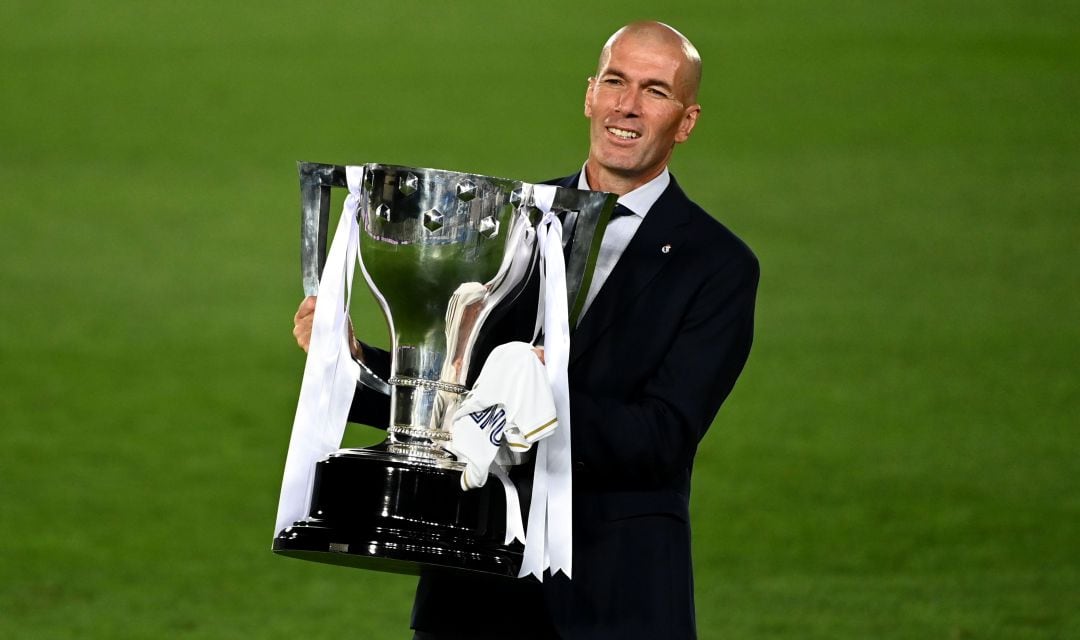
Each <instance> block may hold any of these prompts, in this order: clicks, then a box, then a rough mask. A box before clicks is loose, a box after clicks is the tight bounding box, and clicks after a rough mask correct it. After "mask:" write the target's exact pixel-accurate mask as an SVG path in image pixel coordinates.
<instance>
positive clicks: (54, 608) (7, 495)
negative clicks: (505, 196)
mask: <svg viewBox="0 0 1080 640" xmlns="http://www.w3.org/2000/svg"><path fill="white" fill-rule="evenodd" d="M240 6H241V5H239V4H237V5H230V4H223V3H211V2H187V3H173V2H169V3H166V2H144V3H137V2H120V1H116V0H110V1H98V2H93V3H89V2H86V3H80V2H48V1H38V2H28V1H24V0H6V1H5V2H4V3H2V4H0V34H2V37H0V221H2V225H0V295H2V305H3V307H2V315H0V328H2V330H0V419H2V426H0V536H2V538H0V640H6V639H8V638H12V639H21V638H34V639H38V638H41V639H64V638H73V639H74V638H79V639H85V638H102V639H105V638H108V639H127V638H174V637H175V638H193V639H194V638H207V639H209V638H221V639H224V638H240V637H242V638H337V637H355V638H405V637H408V636H409V632H408V630H407V626H408V614H409V609H410V606H411V597H412V589H413V586H414V579H412V578H409V577H405V576H397V575H392V574H383V573H375V572H366V571H357V570H353V569H344V568H339V567H331V566H326V565H319V564H314V563H306V562H298V561H295V560H291V559H286V558H281V557H277V556H275V555H273V554H272V553H271V552H270V551H269V547H270V542H271V537H272V534H273V531H272V529H273V521H274V512H275V508H276V504H277V492H278V489H279V486H280V479H281V471H282V466H283V463H284V457H285V451H286V448H287V445H288V438H289V429H290V427H291V422H292V413H293V409H294V407H295V401H296V396H297V393H298V390H299V381H300V375H301V371H302V367H303V354H302V353H301V352H300V350H299V349H297V348H296V346H295V344H294V342H293V340H292V336H291V335H290V331H291V326H292V324H291V319H292V315H293V313H294V311H295V308H296V305H297V304H298V302H299V300H300V298H301V295H302V293H301V290H300V278H299V262H298V244H299V243H298V237H299V225H298V218H299V215H298V188H297V179H296V169H295V162H296V161H298V160H307V161H315V162H333V163H340V164H347V163H362V162H384V163H395V164H405V165H410V166H425V167H438V168H445V169H453V170H458V171H469V172H475V173H482V174H488V175H497V176H506V177H512V178H518V179H525V180H542V179H547V178H551V177H555V176H559V175H565V174H567V173H569V172H572V171H575V170H576V169H577V168H578V167H580V165H581V163H582V162H583V160H584V157H585V153H586V143H587V130H586V121H585V119H584V118H583V116H582V113H581V108H582V103H583V94H584V89H585V78H586V77H587V76H589V75H590V74H591V72H592V71H593V67H594V65H595V60H596V55H597V53H598V49H599V47H600V45H601V44H602V42H603V40H604V39H605V38H606V37H607V36H608V35H609V34H610V32H612V31H613V30H614V29H615V28H617V27H618V26H620V25H621V24H623V23H625V22H627V21H630V20H633V19H638V18H644V17H649V18H657V19H660V20H664V21H666V22H670V23H671V24H673V25H675V26H676V27H678V28H680V29H681V30H682V31H683V32H684V33H686V34H687V35H688V36H689V37H690V38H691V39H692V40H693V41H694V42H695V43H696V44H697V46H698V48H699V49H700V50H701V52H702V55H703V57H704V60H705V77H704V86H703V88H702V91H701V95H700V96H699V98H700V101H701V103H702V104H703V105H704V110H703V113H702V116H701V120H700V122H699V125H698V128H697V129H696V130H695V132H694V135H693V137H692V138H691V140H690V141H689V142H688V143H687V144H686V145H683V146H682V147H680V148H679V149H678V150H677V151H676V154H675V157H674V161H673V164H672V171H673V173H674V174H675V175H676V176H677V177H678V179H679V181H680V183H681V184H682V185H683V186H684V188H685V189H686V191H687V192H688V193H689V194H690V195H691V197H693V198H694V199H695V200H697V201H698V202H699V203H700V204H701V205H702V206H703V207H704V208H705V209H706V210H708V211H710V212H711V213H713V215H715V216H717V217H718V218H719V219H721V220H722V221H723V222H724V223H725V224H727V225H728V226H729V227H731V228H732V229H733V230H734V231H735V232H736V233H738V234H739V235H740V236H741V237H743V238H744V239H745V240H746V241H747V243H748V244H749V245H750V246H751V247H753V248H754V250H755V251H756V253H757V254H758V256H759V258H760V260H761V265H762V281H761V288H760V291H759V300H758V317H757V323H756V328H757V332H756V339H755V344H754V349H753V352H752V353H751V356H750V361H749V364H748V366H747V369H746V371H745V373H744V375H743V377H742V378H741V380H740V382H739V384H738V385H737V386H736V389H735V391H734V393H733V394H732V396H731V397H730V398H729V400H728V401H727V403H726V405H725V407H724V408H723V410H722V411H721V413H720V415H719V416H718V418H717V420H716V422H715V424H714V425H713V427H712V429H711V430H710V432H709V434H708V435H707V437H706V438H705V440H704V441H703V443H702V445H701V448H700V451H699V454H698V457H697V462H696V465H695V475H694V494H693V497H692V511H693V519H694V553H695V571H696V577H697V605H698V627H699V633H700V637H701V638H703V639H705V640H709V639H718V640H719V639H740V640H741V639H746V640H765V639H780V638H785V639H787V638H790V639H820V640H837V639H860V640H862V639H870V638H873V639H900V638H905V639H907V638H910V639H915V640H921V639H930V638H940V639H949V640H960V639H964V640H966V639H978V640H983V639H997V638H1002V639H1004V638H1038V639H1048V640H1049V639H1067V638H1080V613H1078V612H1080V482H1078V477H1080V475H1078V471H1077V469H1078V468H1080V464H1078V459H1080V432H1078V424H1080V366H1078V363H1080V251H1078V250H1080V118H1078V117H1077V113H1078V112H1080V8H1078V6H1077V5H1076V3H1069V2H1049V1H1029V2H1004V1H990V0H987V1H984V2H976V1H972V2H958V1H943V2H926V1H915V2H898V1H889V2H863V3H859V2H840V1H834V0H829V1H823V2H816V3H810V2H797V1H794V0H786V1H783V0H767V1H763V2H691V3H683V4H680V5H679V6H676V5H662V8H659V9H658V8H657V5H656V3H646V2H640V1H631V2H623V3H609V4H606V5H604V6H601V5H600V4H599V3H598V4H595V5H594V4H590V3H578V2H553V3H545V4H543V5H541V4H537V5H536V6H531V7H525V6H523V5H522V6H519V5H518V4H514V3H500V2H490V1H486V2H459V3H439V2H430V3H421V2H385V3H345V2H307V3H288V2H267V3H258V4H255V3H253V4H251V5H250V8H249V9H246V10H245V9H241V8H240ZM361 297H362V298H363V299H361V300H359V301H357V302H356V303H355V304H354V306H355V309H354V319H355V321H356V324H357V325H358V327H360V329H359V332H360V334H361V335H362V336H363V337H365V338H367V339H369V340H370V341H372V342H374V343H376V344H381V345H384V346H385V345H386V343H387V338H386V336H385V324H384V322H383V321H382V320H381V316H380V314H379V313H378V312H377V310H376V308H375V306H374V304H373V303H372V302H371V301H370V299H369V298H367V297H366V296H361ZM631 347H632V346H630V345H628V348H631ZM347 438H348V441H349V442H350V443H353V444H362V443H371V442H374V441H376V440H377V439H379V437H378V433H377V432H375V431H374V430H370V429H367V428H364V427H350V433H349V434H348V436H347ZM481 614H482V606H478V610H477V615H481ZM508 637H511V638H512V637H513V635H512V634H508Z"/></svg>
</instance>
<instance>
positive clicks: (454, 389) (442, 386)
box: [388, 376, 469, 395]
mask: <svg viewBox="0 0 1080 640" xmlns="http://www.w3.org/2000/svg"><path fill="white" fill-rule="evenodd" d="M388 382H389V383H390V384H392V385H398V386H402V387H421V388H423V389H434V390H436V391H446V392H447V393H456V394H458V395H462V394H465V393H468V392H469V388H468V387H466V386H464V385H460V384H453V383H451V382H443V381H442V380H425V379H423V378H412V377H409V376H391V377H390V380H388Z"/></svg>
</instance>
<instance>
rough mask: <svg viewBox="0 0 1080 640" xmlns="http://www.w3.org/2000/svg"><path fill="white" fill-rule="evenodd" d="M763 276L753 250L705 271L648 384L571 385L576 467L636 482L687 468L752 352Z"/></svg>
mask: <svg viewBox="0 0 1080 640" xmlns="http://www.w3.org/2000/svg"><path fill="white" fill-rule="evenodd" d="M758 277H759V267H758V263H757V259H756V258H755V257H754V256H753V254H750V253H749V252H748V253H747V254H746V257H745V258H743V257H740V260H738V261H737V263H736V264H733V265H730V266H727V267H726V268H724V269H722V270H718V271H717V272H716V273H714V274H712V275H711V277H709V278H707V279H705V280H704V282H703V283H702V285H701V286H700V287H699V288H698V289H697V291H696V293H695V295H694V296H693V298H692V301H691V302H690V304H689V305H688V307H687V309H686V312H685V313H684V314H683V315H682V316H681V319H680V322H679V323H678V325H677V326H676V327H674V331H673V333H672V334H671V335H672V337H671V339H670V343H669V345H668V348H667V349H666V350H665V351H664V353H663V355H662V356H661V357H660V358H659V359H658V360H657V362H656V364H655V366H653V368H652V369H651V372H650V374H649V375H648V376H647V377H646V378H645V381H644V383H643V384H640V385H638V386H637V387H636V388H634V389H629V390H626V392H625V393H623V394H622V396H621V397H618V394H615V393H613V394H612V395H611V396H605V395H601V394H597V393H585V392H581V391H575V390H574V389H573V388H572V389H571V399H570V406H571V424H572V438H573V441H572V447H573V459H574V463H575V472H576V473H581V472H584V474H585V476H586V478H588V480H589V482H590V483H594V484H599V485H601V486H608V487H610V488H614V489H621V488H625V489H636V488H655V487H662V486H667V485H668V484H669V483H670V482H671V481H673V480H675V479H676V477H677V476H678V475H680V474H685V473H686V472H687V471H688V469H689V467H690V464H691V461H692V460H693V456H694V453H695V452H696V450H697V445H698V442H699V441H700V440H701V438H702V437H703V436H704V435H705V432H706V430H707V429H708V428H709V425H710V424H711V423H712V420H713V418H714V417H715V416H716V413H717V411H719V409H720V405H721V404H722V403H723V401H724V399H725V398H727V396H728V394H729V393H730V392H731V390H732V388H733V387H734V386H735V381H736V379H737V378H738V376H739V374H740V373H741V371H742V369H743V365H744V364H745V363H746V359H747V356H748V355H749V353H750V344H751V341H752V338H753V323H754V301H755V297H756V292H757V283H758ZM638 335H640V334H638ZM626 349H627V350H628V351H629V352H631V353H633V351H634V349H635V347H634V345H633V344H627V345H626ZM611 375H613V376H618V375H619V372H617V371H613V372H611ZM572 387H573V385H572Z"/></svg>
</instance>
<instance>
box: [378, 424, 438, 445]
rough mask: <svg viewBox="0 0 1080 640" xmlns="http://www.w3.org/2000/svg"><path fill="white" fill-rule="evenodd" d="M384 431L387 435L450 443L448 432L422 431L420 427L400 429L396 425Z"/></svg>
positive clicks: (400, 427)
mask: <svg viewBox="0 0 1080 640" xmlns="http://www.w3.org/2000/svg"><path fill="white" fill-rule="evenodd" d="M386 431H387V433H393V434H397V435H402V436H409V437H410V438H427V439H428V440H438V441H439V442H450V432H449V431H439V430H436V429H423V428H421V427H402V426H397V425H395V426H392V427H389V428H387V429H386Z"/></svg>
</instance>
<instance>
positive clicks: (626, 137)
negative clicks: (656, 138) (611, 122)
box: [607, 127, 641, 140]
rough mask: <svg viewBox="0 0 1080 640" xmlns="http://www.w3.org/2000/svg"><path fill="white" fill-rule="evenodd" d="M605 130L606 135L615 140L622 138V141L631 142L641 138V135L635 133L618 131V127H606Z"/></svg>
mask: <svg viewBox="0 0 1080 640" xmlns="http://www.w3.org/2000/svg"><path fill="white" fill-rule="evenodd" d="M607 130H608V133H610V134H612V135H613V136H615V137H617V138H622V139H623V140H633V139H635V138H640V137H641V134H640V133H638V132H637V131H627V130H626V129H620V128H618V127H608V128H607Z"/></svg>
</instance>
